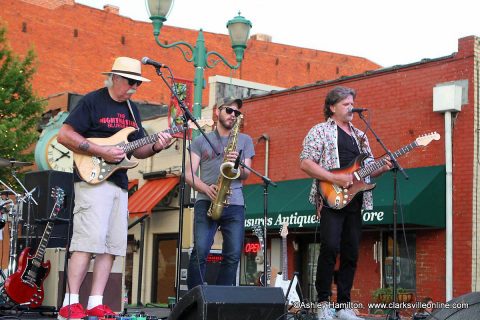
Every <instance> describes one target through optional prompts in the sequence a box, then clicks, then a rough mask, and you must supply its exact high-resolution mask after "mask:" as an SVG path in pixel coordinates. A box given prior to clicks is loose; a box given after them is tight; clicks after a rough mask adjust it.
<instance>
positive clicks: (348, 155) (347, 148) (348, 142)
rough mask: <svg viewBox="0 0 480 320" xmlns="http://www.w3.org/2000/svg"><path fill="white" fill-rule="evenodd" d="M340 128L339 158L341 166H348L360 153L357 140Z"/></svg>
mask: <svg viewBox="0 0 480 320" xmlns="http://www.w3.org/2000/svg"><path fill="white" fill-rule="evenodd" d="M337 128H338V130H337V131H338V158H339V160H340V168H343V167H346V166H348V165H349V164H350V162H352V160H353V159H355V158H356V157H357V156H358V155H360V150H359V149H358V145H357V142H356V141H355V139H354V138H353V137H352V136H351V135H349V134H348V133H346V132H345V131H343V129H342V128H340V127H337Z"/></svg>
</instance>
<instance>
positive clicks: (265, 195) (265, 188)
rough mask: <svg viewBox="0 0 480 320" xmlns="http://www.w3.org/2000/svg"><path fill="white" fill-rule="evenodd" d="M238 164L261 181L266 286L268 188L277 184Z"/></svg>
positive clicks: (242, 163) (265, 282) (264, 282)
mask: <svg viewBox="0 0 480 320" xmlns="http://www.w3.org/2000/svg"><path fill="white" fill-rule="evenodd" d="M239 164H240V165H241V166H242V167H244V168H245V169H247V170H250V171H251V172H253V173H254V174H255V175H256V176H258V177H259V178H260V179H262V181H263V243H264V244H265V245H264V246H263V260H264V261H263V276H264V277H265V281H263V286H264V287H266V286H267V279H268V274H267V216H268V186H269V185H272V186H274V187H277V184H276V183H275V182H273V181H272V180H270V178H268V177H267V176H264V175H262V174H261V173H260V172H258V171H256V170H254V169H252V168H250V167H249V166H247V165H246V164H245V163H244V162H243V161H240V162H239Z"/></svg>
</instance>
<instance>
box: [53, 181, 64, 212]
mask: <svg viewBox="0 0 480 320" xmlns="http://www.w3.org/2000/svg"><path fill="white" fill-rule="evenodd" d="M52 198H53V199H55V205H54V211H56V212H58V211H60V208H61V207H62V206H63V201H64V200H65V191H63V189H62V188H60V187H54V188H52Z"/></svg>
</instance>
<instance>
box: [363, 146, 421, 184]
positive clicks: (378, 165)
mask: <svg viewBox="0 0 480 320" xmlns="http://www.w3.org/2000/svg"><path fill="white" fill-rule="evenodd" d="M416 147H418V144H417V142H416V141H414V142H412V143H410V144H407V145H406V146H404V147H402V148H400V149H398V150H397V151H395V152H394V153H393V156H394V157H395V159H396V158H399V157H401V156H403V155H404V154H406V153H408V152H410V151H412V150H413V149H415V148H416ZM386 163H387V162H386V160H385V159H384V158H382V159H380V160H377V161H375V162H373V163H370V164H368V165H366V166H365V167H363V168H361V169H359V170H358V171H357V172H358V174H359V175H360V177H361V178H365V177H367V176H369V175H370V174H372V172H374V171H375V170H378V169H380V168H381V167H383V166H384V165H385V164H386Z"/></svg>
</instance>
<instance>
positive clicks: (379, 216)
mask: <svg viewBox="0 0 480 320" xmlns="http://www.w3.org/2000/svg"><path fill="white" fill-rule="evenodd" d="M362 217H363V222H364V223H367V224H375V223H381V222H383V220H384V219H385V212H383V211H364V212H363V214H362ZM263 221H264V219H263V218H258V217H255V218H246V219H245V228H251V227H253V226H254V225H261V226H263ZM285 222H287V223H288V225H289V227H292V228H295V227H296V228H302V227H312V226H315V225H316V224H317V223H318V222H319V220H318V219H317V215H316V214H315V213H312V214H310V215H302V214H298V212H295V213H292V214H290V215H286V214H282V213H277V214H272V213H270V214H269V215H268V217H267V227H271V228H275V227H278V228H280V227H281V226H282V224H284V223H285Z"/></svg>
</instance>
